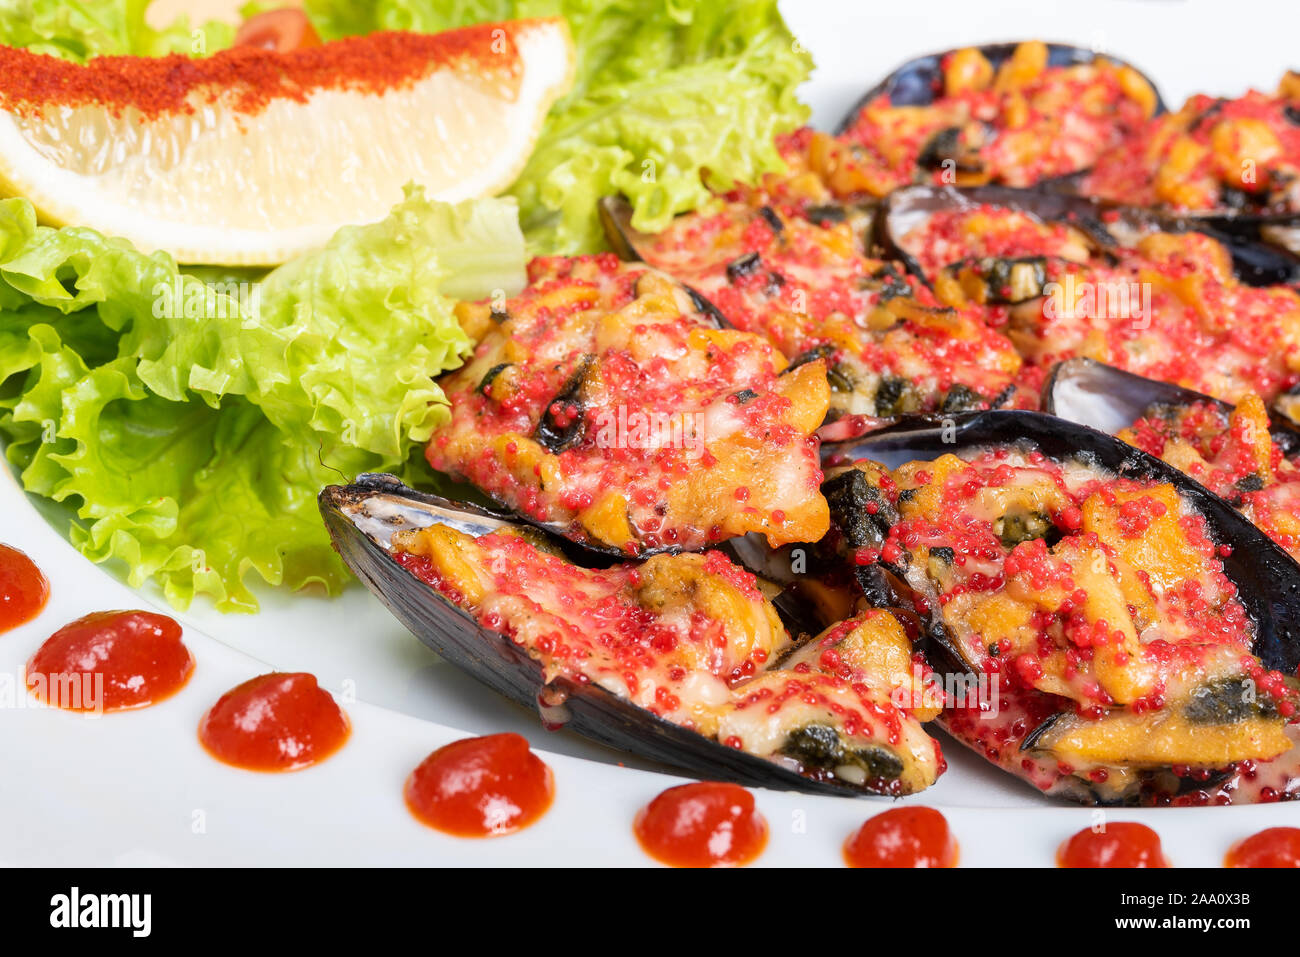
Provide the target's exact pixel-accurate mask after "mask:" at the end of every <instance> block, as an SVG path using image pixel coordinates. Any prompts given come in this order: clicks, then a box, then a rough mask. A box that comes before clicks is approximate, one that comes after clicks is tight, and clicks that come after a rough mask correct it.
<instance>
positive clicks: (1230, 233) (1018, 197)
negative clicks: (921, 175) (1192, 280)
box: [874, 186, 1300, 286]
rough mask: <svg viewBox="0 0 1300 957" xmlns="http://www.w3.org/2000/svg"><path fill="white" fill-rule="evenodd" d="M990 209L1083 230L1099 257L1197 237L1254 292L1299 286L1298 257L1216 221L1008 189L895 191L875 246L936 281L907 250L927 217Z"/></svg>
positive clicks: (912, 188)
mask: <svg viewBox="0 0 1300 957" xmlns="http://www.w3.org/2000/svg"><path fill="white" fill-rule="evenodd" d="M981 206H992V207H999V208H1003V209H1008V210H1013V211H1016V212H1021V213H1025V214H1028V215H1030V216H1032V217H1033V218H1035V219H1037V220H1038V221H1040V222H1043V223H1059V224H1062V225H1066V226H1070V227H1072V228H1074V229H1076V230H1078V231H1079V232H1080V233H1081V234H1083V235H1084V236H1086V237H1087V239H1088V240H1089V241H1090V242H1091V243H1092V245H1093V247H1094V250H1095V251H1096V252H1097V253H1098V254H1104V253H1105V251H1106V250H1113V249H1114V248H1115V247H1119V246H1132V245H1133V244H1134V243H1135V242H1136V241H1137V240H1138V239H1140V238H1141V237H1142V236H1145V235H1148V234H1150V233H1153V232H1167V233H1187V232H1197V233H1202V234H1204V235H1206V236H1209V237H1210V238H1211V239H1214V240H1216V241H1217V242H1219V243H1221V244H1222V245H1223V246H1224V248H1225V249H1226V250H1227V251H1228V254H1229V255H1230V256H1231V257H1232V263H1233V269H1234V272H1235V274H1236V277H1237V279H1239V280H1240V281H1241V282H1243V283H1246V284H1247V285H1252V286H1273V285H1284V284H1290V283H1295V282H1297V281H1300V257H1297V256H1296V255H1295V254H1294V253H1292V252H1290V251H1288V250H1286V249H1283V248H1281V247H1279V246H1277V245H1274V244H1271V243H1267V242H1261V241H1259V240H1258V239H1256V238H1254V237H1252V236H1250V235H1248V234H1242V233H1241V232H1240V231H1237V230H1232V229H1227V228H1224V227H1225V225H1226V224H1225V223H1224V222H1220V221H1219V220H1218V219H1216V218H1214V217H1188V216H1175V215H1172V214H1169V213H1166V212H1163V211H1160V210H1155V209H1146V208H1143V207H1138V206H1124V205H1121V204H1118V203H1112V202H1107V201H1105V200H1099V199H1093V198H1090V197H1087V196H1079V195H1073V194H1069V193H1063V192H1056V191H1048V190H1042V189H1017V188H1014V187H1010V186H967V187H958V186H909V187H906V188H904V189H900V190H895V191H894V192H893V193H891V194H890V195H889V196H888V197H887V198H886V199H885V200H884V201H883V202H882V204H881V209H880V213H879V215H877V216H876V218H875V234H874V241H875V243H876V245H878V246H879V247H880V248H881V249H883V250H884V251H885V253H886V254H887V255H889V256H890V257H891V258H894V259H897V260H899V261H901V262H903V263H905V264H907V267H908V269H909V270H911V271H912V272H913V273H914V274H915V275H917V276H919V277H921V278H925V279H929V280H932V279H933V278H934V277H933V276H927V275H926V272H925V270H924V269H922V268H921V265H920V264H919V263H918V261H917V259H916V256H915V255H914V254H913V251H911V250H910V249H909V244H908V242H907V236H908V234H909V233H912V232H913V231H915V230H916V229H918V228H919V227H920V226H922V225H923V223H924V222H925V220H926V219H927V217H930V216H932V215H934V214H935V213H940V212H954V211H963V210H974V209H978V208H979V207H981Z"/></svg>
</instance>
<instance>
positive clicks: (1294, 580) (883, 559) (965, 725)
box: [824, 411, 1300, 805]
mask: <svg viewBox="0 0 1300 957" xmlns="http://www.w3.org/2000/svg"><path fill="white" fill-rule="evenodd" d="M1000 448H1009V449H1016V450H1021V451H1022V452H1024V453H1028V452H1030V451H1032V452H1036V453H1041V455H1042V456H1044V457H1045V458H1046V459H1048V460H1053V461H1055V462H1057V463H1074V464H1075V465H1076V466H1080V467H1083V468H1086V469H1091V470H1096V471H1097V472H1098V473H1099V474H1105V475H1108V476H1112V477H1115V478H1117V479H1121V480H1132V481H1133V482H1136V483H1140V485H1141V487H1144V488H1155V487H1157V486H1158V487H1159V488H1161V489H1165V490H1168V489H1172V491H1171V492H1170V493H1169V494H1171V495H1173V494H1176V496H1177V499H1176V500H1173V501H1176V502H1181V503H1182V505H1181V506H1179V511H1180V512H1181V511H1182V509H1183V508H1185V507H1186V506H1190V508H1191V510H1193V511H1194V512H1197V513H1199V514H1200V516H1202V518H1203V519H1204V528H1205V529H1206V530H1207V532H1206V534H1207V537H1208V543H1207V547H1209V548H1212V549H1214V551H1213V554H1214V555H1216V556H1218V558H1217V560H1218V562H1219V563H1221V569H1222V575H1223V576H1224V577H1225V578H1226V579H1227V581H1228V582H1229V583H1230V585H1231V586H1232V587H1231V588H1230V589H1229V591H1228V592H1227V593H1228V594H1231V595H1234V600H1235V601H1239V602H1240V606H1241V608H1242V609H1244V615H1245V619H1244V620H1248V622H1249V631H1248V632H1243V634H1248V635H1249V637H1250V640H1249V644H1250V651H1251V652H1252V654H1253V655H1254V656H1255V657H1256V658H1257V659H1258V661H1259V663H1260V664H1261V665H1262V666H1263V669H1269V674H1270V675H1271V677H1270V678H1269V679H1268V680H1269V681H1271V682H1273V685H1272V686H1276V687H1279V688H1282V689H1284V690H1283V692H1282V693H1284V694H1286V695H1293V694H1294V691H1295V688H1296V683H1295V678H1294V676H1295V674H1296V670H1297V666H1300V565H1298V564H1297V563H1296V561H1295V560H1294V559H1292V558H1291V557H1290V556H1289V555H1288V554H1287V553H1286V552H1285V551H1283V550H1282V549H1281V548H1279V547H1278V546H1277V545H1276V544H1275V543H1273V542H1272V541H1271V540H1270V539H1269V538H1268V537H1267V536H1265V535H1264V534H1263V533H1262V532H1260V531H1259V529H1257V528H1255V526H1253V525H1252V524H1250V522H1248V521H1247V520H1246V519H1244V518H1243V517H1242V516H1241V515H1240V514H1239V513H1238V512H1236V511H1235V510H1234V509H1232V508H1231V507H1230V506H1229V505H1228V504H1227V503H1226V502H1224V501H1223V500H1222V499H1220V498H1219V497H1218V496H1215V495H1214V494H1212V493H1210V492H1209V491H1207V490H1206V489H1205V488H1203V487H1202V486H1200V485H1199V484H1197V483H1196V482H1194V481H1192V480H1191V479H1190V478H1188V477H1187V476H1186V475H1184V474H1182V473H1181V472H1179V471H1178V470H1177V469H1174V468H1173V467H1171V466H1169V465H1167V464H1165V463H1164V462H1161V461H1160V460H1158V459H1155V458H1153V457H1151V456H1149V455H1147V454H1145V453H1144V452H1141V451H1140V450H1138V449H1137V448H1134V447H1133V446H1130V445H1128V444H1126V443H1124V442H1121V441H1119V440H1118V439H1116V438H1114V437H1112V436H1109V435H1106V434H1104V433H1102V432H1099V431H1096V430H1094V429H1090V428H1087V427H1084V426H1081V425H1078V424H1076V423H1073V422H1069V421H1066V420H1064V419H1061V418H1058V417H1055V416H1051V415H1046V414H1043V413H1037V412H1021V411H991V412H983V413H976V414H972V415H966V416H958V417H955V418H954V419H950V420H948V421H946V422H935V423H933V424H932V425H931V426H929V427H922V428H907V427H903V426H898V427H894V428H891V429H885V430H882V431H880V432H876V433H873V434H871V435H869V436H866V437H865V438H863V439H861V440H858V441H855V442H853V443H848V444H846V445H845V446H843V447H838V448H835V447H829V448H827V449H826V454H827V462H828V474H829V476H830V477H829V478H828V480H827V483H826V485H825V486H824V491H825V493H826V494H827V497H828V499H829V500H830V502H831V507H832V516H833V522H834V525H835V527H836V528H837V529H838V530H839V535H840V536H842V541H841V546H840V550H841V552H842V553H845V554H853V555H854V557H855V559H856V562H857V563H858V564H859V567H858V568H857V571H856V574H857V577H858V579H859V582H860V585H861V589H862V593H863V594H864V596H865V597H866V598H867V599H868V600H869V601H871V602H872V603H873V604H875V605H877V606H881V607H890V606H894V605H902V606H903V607H904V608H907V609H914V610H915V612H916V613H917V614H919V615H920V616H921V618H922V620H923V622H924V634H925V638H924V641H925V648H926V654H927V657H928V660H929V662H930V664H931V665H932V666H933V667H934V668H935V669H936V671H938V672H940V673H942V674H944V675H945V678H944V680H954V681H957V683H958V684H959V685H962V687H964V688H966V689H969V690H971V691H972V692H973V691H974V690H975V689H977V687H979V686H978V682H979V681H980V679H981V678H983V679H985V680H986V682H987V679H989V675H988V674H987V673H986V672H979V671H978V668H977V666H975V665H973V664H972V662H971V660H970V657H969V654H968V652H967V651H966V650H964V649H965V648H966V647H968V646H967V645H964V644H963V641H964V640H968V639H969V637H970V636H969V634H965V632H968V631H969V630H970V629H969V628H968V627H967V626H968V625H970V623H971V622H970V621H969V620H968V621H965V622H962V621H950V620H949V618H948V614H949V612H948V610H947V607H946V605H945V604H944V602H945V601H946V600H947V599H944V600H940V597H939V596H940V595H941V594H944V592H943V590H942V584H941V583H942V577H940V578H938V579H936V578H934V576H935V575H940V576H942V573H943V572H944V569H943V568H940V569H939V570H938V571H936V570H935V565H936V562H937V564H939V565H945V563H948V564H947V565H946V567H947V568H951V564H950V562H951V560H952V559H953V558H954V556H953V555H951V554H950V553H951V552H952V549H951V548H944V549H938V548H935V549H934V550H933V551H932V550H931V549H930V546H928V545H925V544H924V543H922V545H921V546H920V549H921V550H916V549H915V548H913V550H908V549H902V550H901V551H895V550H890V549H885V548H881V547H880V546H881V544H882V543H883V542H885V541H886V537H885V536H886V535H887V534H888V532H889V530H890V528H891V527H893V525H894V524H896V523H897V522H898V521H899V520H900V514H899V512H898V506H897V504H895V503H891V502H890V500H889V496H888V495H883V496H882V495H881V494H879V493H880V488H882V487H883V485H881V486H876V485H873V484H872V483H871V481H870V480H869V475H870V474H871V470H872V469H875V468H877V467H876V466H866V467H865V468H866V471H857V469H854V468H849V469H844V470H840V469H837V468H836V466H839V465H846V464H848V463H852V462H858V461H861V460H867V461H869V462H874V463H880V465H881V466H882V467H884V468H887V469H888V468H896V467H898V466H901V465H903V464H904V463H908V462H914V463H915V462H920V463H935V462H938V461H939V460H941V459H942V457H943V456H945V455H949V454H953V455H956V456H957V458H959V459H971V458H975V457H976V456H978V455H980V454H981V453H982V452H985V451H987V450H989V449H1000ZM931 467H932V466H930V465H922V466H921V468H922V469H929V468H931ZM858 468H859V469H861V468H863V467H862V466H859V467H858ZM855 471H857V474H856V475H855V474H854V472H855ZM913 474H915V473H913ZM927 474H928V473H927ZM894 475H895V477H897V475H898V473H894ZM859 477H860V478H859ZM853 479H858V481H857V482H856V484H857V485H858V486H861V487H860V488H856V489H851V488H840V487H839V486H840V485H846V484H848V480H853ZM927 481H928V479H927ZM1008 481H1010V479H1008ZM1012 488H1013V489H1014V487H1012ZM853 492H856V494H850V493H853ZM913 494H915V493H914V492H909V493H907V496H903V497H904V498H907V499H908V500H909V501H910V497H909V496H911V495H913ZM996 500H997V499H995V501H996ZM1009 501H1015V498H1014V496H1013V497H1012V499H1009ZM873 503H874V505H875V507H874V508H872V507H871V506H872V504H873ZM1017 507H1018V506H1017ZM1022 511H1024V514H1021V513H1020V512H1017V513H1016V514H1015V515H1011V513H1010V512H1009V511H1008V513H1007V514H1006V515H1004V516H1003V517H1002V519H1001V522H1002V524H999V523H997V522H995V523H994V524H993V526H992V527H993V528H994V529H995V533H997V532H996V530H997V529H999V528H1001V529H1002V531H1001V532H1000V534H1002V536H1003V538H1002V543H1003V545H1004V546H1005V547H1006V548H1008V549H1010V548H1013V546H1012V545H1009V544H1008V541H1010V542H1015V543H1019V542H1025V541H1030V540H1032V539H1036V538H1037V539H1042V540H1043V542H1042V543H1035V544H1044V543H1046V546H1047V549H1048V550H1049V553H1050V550H1051V549H1053V548H1055V547H1056V546H1055V545H1054V544H1052V543H1053V542H1059V541H1061V540H1062V537H1061V536H1062V532H1061V529H1060V527H1059V524H1060V520H1059V519H1058V518H1054V517H1053V516H1052V515H1050V514H1039V513H1038V512H1034V511H1033V510H1027V511H1026V510H1022ZM1175 514H1178V512H1176V513H1175ZM1085 515H1086V511H1085ZM957 518H958V516H956V515H955V514H954V515H952V516H951V517H950V521H956V520H957ZM1013 520H1014V521H1013ZM1035 522H1037V525H1035ZM1038 525H1041V527H1038ZM835 534H836V533H834V532H833V533H832V535H833V536H834V535H835ZM1007 536H1011V537H1010V539H1008V538H1007ZM1065 540H1066V541H1069V540H1070V539H1069V537H1068V535H1067V536H1066V537H1065ZM1102 541H1105V540H1104V539H1102ZM1133 541H1136V542H1143V543H1144V547H1145V539H1144V538H1143V537H1141V536H1139V538H1137V539H1133ZM1116 544H1117V543H1116ZM864 545H865V546H873V545H874V546H875V551H871V554H870V555H869V557H868V558H867V559H866V560H863V559H862V558H861V557H860V554H861V553H860V551H858V550H859V549H861V548H862V546H864ZM846 548H847V550H846ZM868 550H869V551H870V549H868ZM938 552H942V553H943V554H936V553H938ZM914 553H915V554H914ZM1008 554H1010V552H1008ZM1075 568H1076V572H1077V573H1079V574H1082V572H1080V571H1079V566H1077V565H1076V566H1075ZM1094 570H1095V568H1094ZM1112 571H1113V569H1112ZM988 574H989V575H995V576H996V575H1001V574H1004V573H1002V572H992V571H990V572H988ZM1008 577H1010V576H1009V575H1008ZM1003 580H1004V579H1000V578H998V579H996V580H992V581H982V582H980V583H979V585H980V587H981V588H986V587H992V588H994V591H995V593H997V594H999V595H1000V594H1001V592H999V591H998V589H1001V588H1005V587H1006V586H1005V585H1003V584H999V582H1000V581H1003ZM1080 580H1084V579H1080ZM936 583H938V584H936ZM1035 587H1037V586H1035ZM1070 587H1073V586H1070ZM1088 594H1089V596H1091V595H1092V594H1093V593H1092V592H1089V593H1088ZM1097 594H1101V592H1097ZM1075 600H1076V601H1078V600H1082V599H1080V598H1078V597H1076V599H1075ZM963 607H965V606H963ZM1062 607H1066V606H1062ZM1121 607H1122V606H1121ZM1234 614H1236V613H1235V612H1234ZM1134 620H1135V621H1136V620H1137V619H1136V617H1135V619H1134ZM1238 620H1239V621H1240V620H1243V619H1241V618H1240V616H1239V618H1238ZM999 627H1001V623H999ZM1035 627H1037V626H1035ZM959 628H960V629H964V630H965V631H964V632H963V634H964V635H965V637H964V638H963V637H959V633H958V629H959ZM975 637H976V638H978V639H980V640H981V641H982V639H983V637H985V636H983V634H982V632H980V633H978V634H976V635H975ZM997 643H998V642H997V641H996V640H995V644H997ZM1099 647H1100V646H1099ZM1004 653H1007V652H1004ZM1098 653H1099V654H1101V653H1102V652H1098ZM1107 653H1109V652H1107ZM1237 654H1238V652H1236V651H1235V650H1232V651H1230V652H1229V654H1228V656H1227V657H1226V658H1225V661H1227V662H1228V664H1227V665H1226V666H1225V667H1226V668H1228V669H1229V671H1228V672H1224V674H1218V673H1217V672H1215V671H1213V670H1212V669H1211V670H1206V671H1205V672H1200V671H1196V672H1194V673H1192V678H1191V679H1190V680H1191V681H1192V684H1191V685H1190V686H1189V687H1190V689H1191V690H1190V692H1189V693H1187V694H1186V695H1180V696H1179V697H1177V698H1175V699H1173V700H1171V701H1170V702H1169V703H1168V704H1166V703H1164V702H1163V701H1159V702H1154V703H1153V702H1152V701H1150V700H1142V699H1135V702H1136V701H1137V700H1142V708H1141V709H1139V708H1138V706H1137V704H1136V703H1135V704H1134V705H1133V706H1122V707H1120V706H1115V705H1114V704H1111V705H1106V706H1104V707H1101V708H1097V709H1092V711H1091V713H1085V710H1086V709H1084V708H1083V706H1082V705H1081V704H1080V703H1079V702H1078V701H1076V700H1075V699H1074V698H1071V697H1065V696H1062V695H1063V694H1064V693H1065V692H1061V693H1052V694H1049V693H1046V692H1045V691H1043V690H1041V688H1040V687H1039V686H1036V685H1031V684H1026V683H1025V682H1024V681H1023V680H1021V681H1010V682H1006V681H1003V682H1001V683H1000V684H999V682H997V681H994V682H992V691H991V692H988V689H987V684H986V685H985V686H984V687H983V688H981V689H980V690H981V693H986V694H988V693H991V695H992V698H991V699H989V698H987V697H986V698H985V700H982V701H979V702H978V703H977V702H976V701H975V699H974V698H973V697H972V698H970V699H969V700H967V701H965V702H963V701H958V702H955V703H954V704H953V705H951V706H950V707H949V708H947V709H946V710H945V712H944V713H943V715H942V716H941V717H940V718H939V723H940V724H941V726H943V727H944V729H945V730H946V731H948V732H949V733H950V734H952V735H953V736H954V737H956V738H957V739H958V740H960V741H962V742H963V743H964V744H966V745H968V746H970V747H971V748H972V749H974V750H975V751H977V752H978V753H980V754H982V755H983V756H985V757H986V758H987V759H989V760H990V761H992V762H993V763H994V764H996V765H997V766H999V767H1001V768H1002V769H1003V770H1006V771H1008V772H1010V773H1011V774H1014V775H1016V776H1018V777H1021V778H1023V779H1025V780H1028V781H1030V782H1031V783H1033V784H1034V785H1035V786H1036V787H1038V788H1039V789H1040V790H1042V791H1043V792H1045V793H1047V794H1050V795H1054V796H1060V797H1063V798H1067V799H1070V800H1073V801H1078V802H1082V803H1089V804H1129V805H1132V804H1137V805H1161V804H1168V803H1183V802H1188V803H1202V802H1205V803H1249V802H1252V801H1260V800H1274V799H1277V798H1288V797H1292V796H1294V795H1295V794H1296V793H1297V792H1300V747H1297V746H1296V741H1297V739H1300V735H1298V734H1297V733H1296V726H1295V725H1293V724H1289V723H1288V722H1287V721H1286V720H1284V719H1283V718H1282V717H1281V716H1280V715H1281V714H1282V713H1290V711H1289V709H1290V708H1291V707H1293V705H1285V706H1281V705H1277V706H1275V704H1274V703H1272V702H1273V699H1268V700H1265V698H1264V697H1263V696H1260V697H1259V698H1258V699H1257V698H1255V697H1254V696H1253V685H1252V684H1250V683H1249V682H1248V681H1247V680H1246V679H1244V678H1243V679H1241V681H1238V680H1237V679H1238V677H1239V676H1238V675H1237V673H1236V671H1234V670H1231V669H1235V668H1239V667H1244V665H1238V664H1235V662H1237V661H1238V660H1239V659H1238V658H1237V657H1236V655H1237ZM1044 660H1045V659H1044ZM1089 660H1091V659H1089ZM1117 660H1119V659H1117ZM1125 660H1127V659H1125ZM1240 660H1241V661H1245V659H1240ZM1007 664H1008V665H1009V664H1010V662H1008V663H1007ZM1229 672H1230V673H1229ZM1202 674H1203V675H1204V678H1203V679H1202V677H1197V675H1202ZM1225 676H1226V677H1225ZM1202 681H1203V684H1197V683H1196V682H1202ZM963 682H965V684H962V683H963ZM1159 722H1166V723H1163V724H1162V723H1159ZM1161 729H1163V730H1161ZM1257 729H1267V735H1269V736H1270V737H1271V739H1272V741H1273V752H1272V757H1271V759H1265V760H1260V761H1254V760H1242V759H1236V758H1234V759H1233V760H1231V761H1228V762H1227V763H1226V764H1224V765H1221V766H1207V765H1206V764H1205V763H1204V762H1203V761H1198V759H1197V756H1196V754H1191V753H1186V749H1188V748H1191V747H1193V745H1195V747H1201V746H1202V743H1204V742H1210V741H1216V742H1217V741H1218V737H1216V735H1217V736H1224V735H1229V736H1231V735H1235V736H1237V738H1239V739H1242V740H1244V739H1250V740H1252V741H1253V740H1254V739H1255V737H1254V736H1256V732H1257ZM1157 731H1159V733H1156V732H1157ZM1259 734H1260V735H1262V734H1264V731H1263V730H1259ZM1162 735H1164V736H1162ZM1283 735H1285V738H1283V737H1282V736H1283ZM1278 742H1282V743H1281V744H1280V745H1279V743H1278ZM1215 746H1216V747H1217V746H1218V745H1217V744H1216V745H1215ZM1205 747H1206V748H1208V747H1209V745H1208V744H1206V745H1205ZM1179 749H1184V750H1182V751H1180V750H1179ZM1198 753H1200V754H1210V753H1211V752H1210V751H1209V750H1206V751H1203V752H1198ZM1214 753H1219V752H1214ZM1233 753H1236V752H1233ZM1124 754H1140V755H1141V757H1140V759H1139V760H1136V761H1128V760H1122V761H1121V760H1119V759H1118V758H1119V756H1121V755H1124ZM1080 755H1086V756H1088V760H1086V761H1080V760H1078V758H1079V756H1080ZM1211 763H1213V762H1211Z"/></svg>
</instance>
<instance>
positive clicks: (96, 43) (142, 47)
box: [0, 0, 235, 62]
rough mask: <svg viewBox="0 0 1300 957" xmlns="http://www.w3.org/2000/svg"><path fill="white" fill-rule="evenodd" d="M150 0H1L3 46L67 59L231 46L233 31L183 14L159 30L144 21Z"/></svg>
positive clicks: (209, 50)
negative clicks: (193, 22)
mask: <svg viewBox="0 0 1300 957" xmlns="http://www.w3.org/2000/svg"><path fill="white" fill-rule="evenodd" d="M148 7H149V0H75V2H68V0H0V43H3V44H5V45H7V46H14V47H27V48H29V49H31V50H35V51H36V52H37V53H48V54H51V55H53V56H57V57H62V58H64V59H66V60H76V61H78V62H84V61H85V60H88V59H90V58H91V57H93V56H126V55H130V54H134V55H137V56H161V55H163V54H166V53H188V54H203V53H212V52H215V51H216V50H219V49H221V48H222V47H226V46H229V45H230V43H231V41H232V40H234V36H235V28H234V27H233V26H231V25H230V24H227V23H221V22H219V21H211V22H207V23H202V24H194V25H193V26H194V28H193V29H192V28H191V24H190V22H189V18H188V17H187V16H185V15H184V14H182V15H181V16H179V17H178V18H177V19H176V20H175V21H173V22H172V23H170V24H168V25H166V26H163V27H161V28H159V29H155V28H154V27H153V26H151V25H150V23H149V22H148V21H147V20H146V16H145V14H146V11H147V9H148Z"/></svg>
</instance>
